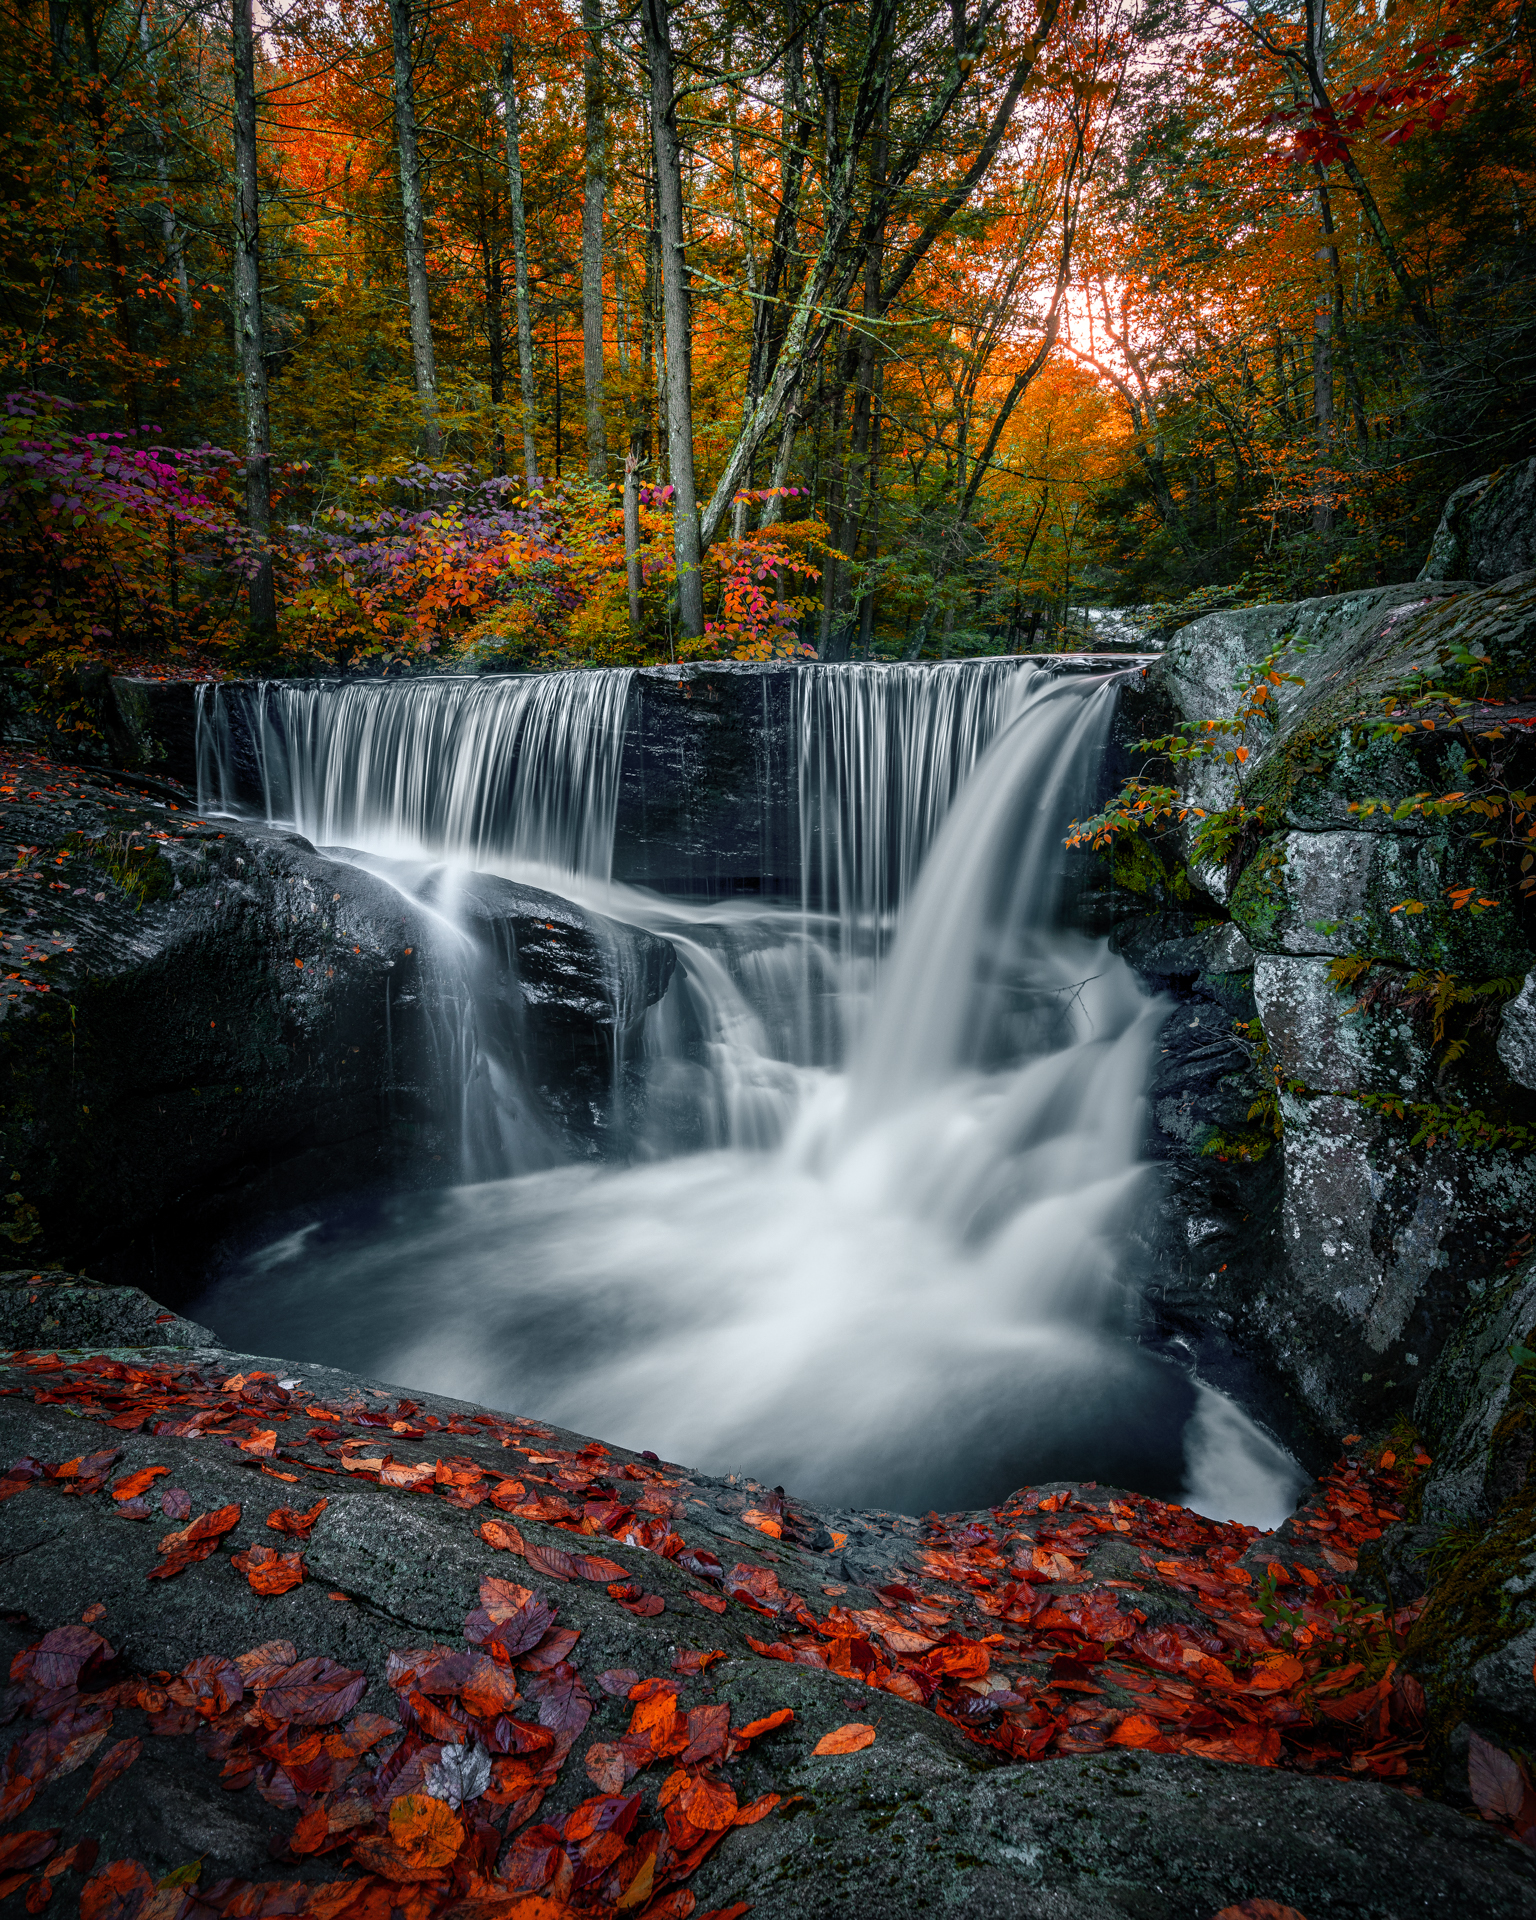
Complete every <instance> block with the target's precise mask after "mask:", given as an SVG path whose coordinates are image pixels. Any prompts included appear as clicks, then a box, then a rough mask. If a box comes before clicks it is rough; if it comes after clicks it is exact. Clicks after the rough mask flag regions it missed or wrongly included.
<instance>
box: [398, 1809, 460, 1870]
mask: <svg viewBox="0 0 1536 1920" xmlns="http://www.w3.org/2000/svg"><path fill="white" fill-rule="evenodd" d="M389 1837H390V1839H391V1840H392V1841H393V1842H394V1843H395V1845H396V1846H397V1847H398V1848H399V1849H400V1851H401V1852H402V1853H405V1854H409V1855H410V1858H411V1863H412V1865H413V1866H416V1867H446V1866H447V1865H448V1863H449V1862H450V1861H451V1860H452V1859H453V1858H454V1856H455V1855H456V1854H457V1853H458V1851H459V1848H460V1847H461V1846H463V1844H464V1823H463V1821H462V1820H460V1818H459V1817H458V1815H457V1814H456V1813H454V1812H453V1811H452V1809H451V1808H450V1807H449V1806H448V1804H447V1802H446V1801H443V1800H434V1799H433V1798H432V1796H431V1795H430V1794H426V1793H402V1794H401V1795H400V1797H399V1799H398V1800H395V1801H393V1802H392V1803H391V1805H390V1809H389Z"/></svg>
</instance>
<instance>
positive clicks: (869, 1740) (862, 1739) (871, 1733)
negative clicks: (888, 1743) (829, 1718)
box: [811, 1720, 875, 1754]
mask: <svg viewBox="0 0 1536 1920" xmlns="http://www.w3.org/2000/svg"><path fill="white" fill-rule="evenodd" d="M874 1744H875V1730H874V1728H873V1727H870V1726H866V1725H865V1724H864V1722H863V1721H862V1720H850V1721H849V1722H848V1724H847V1725H846V1726H843V1727H834V1728H833V1729H832V1731H831V1732H830V1733H824V1734H823V1735H822V1736H821V1738H820V1739H819V1740H818V1741H817V1742H816V1744H815V1746H814V1747H812V1748H811V1752H812V1753H820V1754H829V1753H858V1752H860V1751H861V1750H862V1749H863V1748H865V1747H872V1746H873V1745H874Z"/></svg>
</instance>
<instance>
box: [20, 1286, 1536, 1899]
mask: <svg viewBox="0 0 1536 1920" xmlns="http://www.w3.org/2000/svg"><path fill="white" fill-rule="evenodd" d="M150 1342H153V1344H148V1343H150ZM0 1348H3V1349H5V1350H6V1358H5V1360H4V1363H3V1365H0V1433H3V1438H0V1456H3V1459H4V1461H5V1462H6V1463H7V1465H6V1468H5V1469H4V1471H3V1474H0V1564H3V1566H4V1583H3V1595H4V1606H5V1612H4V1614H3V1616H0V1635H3V1639H4V1645H5V1651H6V1654H7V1657H8V1658H9V1659H10V1661H11V1677H12V1686H11V1689H10V1691H9V1693H8V1694H7V1695H6V1707H5V1715H6V1718H7V1719H8V1722H9V1725H8V1729H7V1740H8V1748H7V1751H6V1754H5V1759H4V1765H3V1773H0V1889H3V1890H4V1891H6V1892H12V1891H15V1892H19V1891H20V1889H21V1888H22V1887H23V1886H25V1887H26V1888H27V1889H28V1892H27V1896H26V1902H25V1904H26V1906H27V1908H28V1910H29V1911H33V1912H35V1911H37V1910H38V1909H39V1908H40V1906H41V1905H42V1904H43V1901H44V1900H45V1899H46V1898H47V1891H51V1890H54V1889H57V1890H58V1891H59V1892H61V1893H65V1894H66V1895H67V1896H68V1897H70V1898H73V1897H74V1896H75V1895H76V1893H79V1894H80V1896H81V1902H82V1906H81V1910H82V1913H83V1914H85V1915H86V1916H87V1920H95V1917H96V1916H106V1915H110V1914H112V1913H114V1912H116V1911H117V1910H118V1905H119V1903H120V1902H121V1901H122V1900H123V1899H124V1898H126V1897H128V1896H130V1895H131V1894H132V1893H133V1891H134V1890H135V1889H140V1890H142V1889H145V1888H153V1889H155V1891H154V1892H153V1894H152V1896H151V1898H152V1901H153V1906H152V1909H151V1908H150V1907H144V1908H143V1909H142V1911H151V1910H152V1911H153V1912H154V1914H155V1915H156V1916H157V1920H202V1917H203V1916H205V1915H207V1914H210V1913H217V1914H220V1915H224V1914H229V1915H241V1916H247V1915H257V1914H297V1913H312V1914H315V1915H316V1916H318V1920H341V1916H343V1915H347V1916H351V1917H352V1920H363V1916H368V1920H373V1917H374V1916H378V1917H379V1920H388V1915H389V1914H390V1913H392V1912H394V1911H397V1910H398V1911H399V1912H402V1913H405V1914H407V1915H410V1916H419V1920H428V1917H429V1916H431V1917H432V1920H436V1917H437V1916H441V1915H445V1914H448V1913H453V1914H454V1915H456V1916H458V1920H472V1917H473V1920H480V1917H481V1916H484V1917H485V1920H490V1916H493V1915H494V1916H497V1920H500V1917H501V1916H506V1920H553V1916H555V1915H559V1914H566V1913H570V1914H583V1915H607V1914H618V1913H637V1914H650V1915H666V1916H679V1920H681V1916H684V1915H687V1914H691V1913H697V1914H699V1915H700V1916H702V1915H704V1914H706V1913H715V1914H719V1915H722V1916H723V1915H739V1914H741V1913H744V1912H746V1911H747V1909H748V1908H749V1907H750V1910H751V1911H752V1912H753V1913H754V1914H757V1915H760V1916H764V1920H776V1917H777V1916H780V1915H784V1916H789V1915H794V1916H795V1920H806V1916H820V1915H827V1916H833V1915H838V1916H842V1915H852V1914H858V1915H861V1916H892V1920H894V1917H895V1916H905V1915H909V1914H922V1913H940V1912H943V1913H952V1914H960V1915H964V1916H967V1920H981V1917H982V1916H992V1915H996V1916H1004V1915H1007V1916H1040V1920H1045V1917H1046V1916H1051V1920H1099V1916H1104V1917H1105V1920H1108V1917H1109V1916H1115V1917H1116V1920H1120V1916H1124V1915H1127V1914H1134V1915H1137V1916H1145V1917H1146V1920H1162V1916H1167V1920H1175V1916H1177V1917H1178V1920H1186V1917H1187V1916H1192V1915H1194V1916H1210V1915H1214V1914H1216V1913H1218V1912H1220V1911H1221V1910H1222V1909H1223V1908H1225V1907H1228V1906H1231V1905H1233V1904H1235V1903H1237V1902H1239V1901H1242V1900H1247V1899H1255V1898H1258V1899H1267V1900H1270V1901H1275V1902H1278V1903H1280V1904H1281V1905H1283V1906H1289V1907H1292V1908H1294V1909H1296V1910H1297V1911H1298V1912H1299V1913H1301V1914H1303V1915H1306V1916H1308V1920H1317V1916H1318V1915H1320V1914H1325V1913H1326V1914H1327V1915H1329V1916H1346V1915H1347V1916H1360V1920H1365V1917H1366V1916H1370V1920H1398V1916H1408V1915H1445V1914H1453V1913H1456V1914H1460V1913H1465V1914H1474V1913H1475V1914H1478V1915H1482V1916H1488V1917H1489V1920H1493V1917H1494V1916H1505V1915H1508V1916H1515V1915H1528V1914H1536V1859H1533V1857H1532V1855H1531V1854H1530V1852H1529V1851H1528V1850H1525V1849H1523V1848H1521V1847H1519V1846H1518V1845H1516V1844H1515V1843H1514V1842H1513V1841H1512V1840H1509V1839H1507V1838H1505V1837H1504V1836H1503V1835H1501V1834H1500V1833H1499V1832H1498V1831H1496V1830H1495V1829H1494V1828H1493V1827H1491V1826H1489V1825H1486V1824H1484V1823H1482V1822H1480V1821H1478V1820H1477V1819H1476V1818H1474V1817H1471V1816H1470V1815H1469V1814H1468V1813H1466V1812H1465V1811H1463V1810H1461V1809H1459V1808H1457V1807H1454V1806H1450V1805H1444V1804H1437V1803H1436V1801H1435V1799H1434V1798H1433V1791H1434V1789H1433V1784H1432V1783H1425V1784H1428V1785H1429V1787H1430V1796H1431V1797H1424V1794H1423V1791H1422V1788H1421V1786H1420V1785H1419V1784H1418V1783H1417V1782H1416V1781H1415V1780H1414V1779H1413V1778H1412V1769H1413V1767H1414V1765H1415V1756H1416V1754H1417V1752H1418V1733H1419V1729H1418V1727H1417V1724H1416V1715H1419V1714H1421V1713H1422V1703H1423V1695H1422V1692H1421V1691H1418V1690H1417V1684H1416V1682H1414V1681H1413V1680H1412V1678H1411V1676H1405V1675H1404V1674H1403V1672H1402V1669H1401V1667H1400V1665H1399V1664H1398V1662H1397V1660H1396V1658H1395V1655H1394V1654H1393V1653H1392V1652H1391V1647H1392V1645H1393V1644H1394V1636H1395V1635H1397V1634H1399V1633H1400V1632H1401V1631H1402V1629H1403V1626H1404V1625H1405V1622H1404V1621H1403V1620H1402V1619H1401V1618H1395V1617H1394V1616H1392V1615H1391V1614H1390V1613H1389V1612H1387V1611H1386V1610H1385V1608H1384V1607H1383V1605H1382V1604H1381V1602H1380V1601H1379V1600H1374V1599H1373V1598H1372V1587H1371V1578H1370V1572H1369V1554H1370V1550H1371V1548H1372V1547H1373V1546H1375V1545H1376V1544H1377V1542H1378V1541H1379V1540H1380V1539H1381V1537H1382V1536H1383V1535H1386V1534H1390V1532H1391V1529H1392V1526H1393V1525H1394V1524H1395V1523H1396V1518H1397V1516H1398V1515H1401V1514H1402V1513H1403V1512H1405V1511H1406V1508H1407V1505H1408V1500H1409V1495H1410V1494H1411V1490H1412V1481H1413V1477H1414V1474H1415V1472H1416V1471H1417V1470H1418V1463H1417V1462H1415V1461H1404V1462H1398V1461H1396V1460H1394V1459H1392V1458H1391V1457H1390V1456H1385V1457H1383V1458H1379V1459H1355V1458H1351V1457H1348V1456H1346V1457H1345V1458H1344V1459H1343V1460H1341V1462H1340V1463H1339V1465H1338V1467H1337V1468H1336V1469H1335V1471H1334V1472H1333V1474H1331V1475H1330V1476H1329V1477H1328V1478H1327V1479H1326V1480H1325V1481H1324V1482H1323V1484H1322V1486H1321V1487H1320V1489H1319V1491H1318V1494H1317V1497H1316V1498H1315V1499H1314V1500H1313V1501H1312V1502H1310V1503H1309V1504H1308V1505H1307V1506H1305V1507H1304V1508H1303V1509H1302V1510H1301V1512H1300V1513H1299V1514H1298V1515H1297V1516H1296V1517H1295V1518H1294V1519H1293V1520H1292V1521H1290V1522H1288V1523H1287V1526H1286V1528H1284V1529H1282V1530H1281V1531H1280V1532H1279V1533H1276V1534H1271V1535H1262V1536H1260V1535H1255V1534H1253V1532H1252V1530H1251V1529H1246V1528H1242V1527H1239V1526H1235V1525H1231V1524H1220V1523H1216V1522H1211V1521H1206V1520H1201V1519H1200V1518H1199V1517H1198V1516H1196V1515H1194V1514H1192V1513H1188V1512H1186V1511H1185V1510H1183V1509H1181V1508H1177V1507H1169V1506H1165V1505H1162V1504H1161V1503H1158V1502H1155V1501H1149V1500H1146V1499H1144V1498H1142V1497H1141V1496H1137V1495H1130V1494H1118V1493H1116V1492H1115V1491H1114V1490H1111V1489H1106V1488H1103V1487H1090V1486H1081V1487H1079V1486H1070V1485H1060V1484H1058V1485H1056V1486H1053V1487H1050V1488H1034V1489H1022V1490H1020V1491H1019V1492H1017V1493H1015V1494H1014V1495H1012V1496H1011V1497H1010V1498H1009V1500H1008V1501H1006V1502H1004V1503H1003V1504H1002V1505H1001V1506H999V1507H998V1508H995V1509H992V1510H989V1511H986V1512H982V1513H974V1514H958V1515H943V1516H940V1515H936V1514H930V1515H928V1516H927V1517H926V1518H925V1519H924V1520H922V1521H918V1520H916V1519H912V1518H908V1517H906V1516H902V1515H896V1514H888V1513H849V1512H829V1511H816V1510H813V1509H810V1508H808V1507H807V1506H805V1505H804V1504H803V1503H801V1502H799V1501H797V1500H796V1499H794V1498H793V1496H792V1495H791V1496H789V1497H786V1496H785V1495H784V1494H783V1493H782V1491H781V1490H779V1489H770V1488H767V1487H764V1486H760V1485H758V1484H757V1483H755V1482H752V1481H748V1480H744V1479H742V1478H740V1477H739V1476H732V1477H726V1478H718V1477H710V1476H705V1475H700V1474H694V1473H691V1472H689V1471H688V1470H687V1469H685V1468H683V1467H679V1466H675V1465H672V1464H670V1463H666V1462H662V1461H658V1460H656V1459H654V1458H653V1457H650V1456H647V1455H643V1454H642V1455H636V1454H633V1453H629V1452H626V1451H625V1450H623V1449H621V1448H617V1447H612V1446H607V1445H604V1444H603V1443H602V1442H600V1441H595V1440H591V1439H588V1438H586V1437H585V1436H582V1435H578V1434H572V1433H567V1432H564V1431H562V1430H559V1429H555V1428H552V1427H550V1426H548V1425H546V1424H544V1423H542V1422H539V1421H537V1420H531V1419H523V1418H517V1417H513V1416H511V1415H509V1414H507V1413H505V1412H499V1411H493V1410H489V1409H485V1408H478V1407H473V1406H470V1405H467V1404H465V1403H463V1402H460V1401H455V1400H449V1399H444V1398H442V1397H439V1396H436V1395H430V1394H424V1393H416V1394H403V1393H402V1392H401V1390H400V1389H398V1388H395V1387H392V1386H388V1385H385V1384H383V1383H380V1382H377V1381H373V1380H366V1379H362V1378H359V1377H357V1376H354V1375H351V1374H347V1373H342V1372H339V1371H336V1370H333V1369H329V1368H323V1367H312V1366H298V1365H290V1363H287V1362H279V1361H273V1360H263V1359H261V1358H259V1357H253V1356H250V1355H243V1354H234V1353H229V1352H226V1351H224V1350H223V1349H221V1348H220V1347H219V1346H218V1345H217V1344H216V1342H214V1341H213V1339H212V1338H211V1336H209V1335H208V1334H207V1332H206V1330H205V1329H203V1328H200V1327H197V1326H195V1325H193V1324H192V1323H190V1322H188V1321H185V1320H183V1319H181V1318H180V1317H179V1316H176V1315H170V1314H167V1313H166V1312H165V1311H164V1310H163V1309H161V1308H158V1307H156V1306H155V1305H154V1303H153V1302H150V1301H148V1300H147V1299H146V1298H145V1296H144V1295H142V1294H140V1293H138V1292H137V1291H136V1290H134V1289H131V1288H101V1287H94V1286H92V1285H91V1284H90V1283H89V1282H85V1281H82V1280H79V1279H78V1278H76V1277H73V1276H64V1275H60V1274H57V1273H45V1274H29V1273H16V1274H12V1275H8V1276H5V1277H4V1278H3V1280H0ZM269 1515H270V1516H271V1517H270V1518H269ZM1276 1595H1280V1596H1284V1597H1285V1617H1286V1619H1288V1620H1292V1621H1294V1622H1295V1623H1296V1624H1295V1625H1294V1626H1293V1627H1287V1628H1286V1629H1285V1631H1284V1632H1283V1633H1280V1634H1276V1633H1274V1632H1266V1631H1265V1630H1264V1628H1263V1622H1264V1620H1265V1617H1266V1615H1265V1609H1266V1608H1267V1609H1269V1612H1268V1618H1269V1621H1270V1624H1271V1625H1273V1623H1274V1621H1275V1620H1276V1619H1278V1618H1279V1616H1278V1615H1277V1614H1275V1613H1274V1610H1273V1608H1272V1607H1271V1606H1270V1598H1271V1597H1273V1596H1276ZM1410 1611H1411V1610H1410ZM1303 1621H1306V1622H1307V1623H1308V1624H1307V1625H1306V1626H1305V1627H1303V1626H1302V1625H1301V1623H1302V1622H1303ZM1255 1623H1259V1624H1257V1625H1256V1624H1255ZM1277 1640H1278V1641H1279V1643H1280V1644H1278V1645H1277V1644H1276V1642H1277ZM1288 1649H1291V1650H1288ZM835 1732H838V1733H840V1737H839V1738H838V1739H837V1740H834V1741H830V1742H829V1741H828V1739H827V1736H828V1735H830V1734H833V1733H835ZM818 1749H820V1750H818ZM38 1887H42V1888H44V1889H45V1890H46V1891H45V1892H44V1893H42V1894H41V1895H39V1894H38V1893H37V1892H36V1891H34V1889H36V1888H38Z"/></svg>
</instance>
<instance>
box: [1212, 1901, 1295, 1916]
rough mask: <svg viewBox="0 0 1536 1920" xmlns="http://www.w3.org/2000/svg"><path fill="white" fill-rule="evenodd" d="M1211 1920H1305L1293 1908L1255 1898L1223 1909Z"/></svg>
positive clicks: (1277, 1902)
mask: <svg viewBox="0 0 1536 1920" xmlns="http://www.w3.org/2000/svg"><path fill="white" fill-rule="evenodd" d="M1213 1920H1306V1915H1305V1914H1303V1913H1298V1912H1297V1911H1296V1909H1295V1908H1294V1907H1286V1906H1282V1905H1281V1903H1280V1902H1279V1901H1278V1900H1265V1899H1263V1898H1255V1899H1251V1900H1239V1901H1238V1903H1237V1905H1236V1906H1235V1907H1223V1908H1222V1910H1221V1912H1220V1913H1218V1914H1216V1915H1214V1916H1213Z"/></svg>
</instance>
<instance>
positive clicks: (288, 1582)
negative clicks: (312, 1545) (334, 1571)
mask: <svg viewBox="0 0 1536 1920" xmlns="http://www.w3.org/2000/svg"><path fill="white" fill-rule="evenodd" d="M229 1560H230V1565H231V1566H232V1567H233V1568H234V1569H235V1571H236V1572H237V1573H243V1574H244V1575H245V1577H246V1579H247V1580H248V1581H249V1582H250V1584H251V1587H252V1590H253V1591H254V1592H256V1593H260V1594H266V1595H269V1596H270V1595H274V1594H279V1593H287V1592H288V1591H289V1590H290V1589H291V1588H293V1587H296V1586H298V1585H299V1583H300V1582H301V1581H302V1580H303V1578H304V1556H303V1554H302V1553H279V1552H278V1550H277V1548H276V1547H247V1548H246V1549H245V1551H244V1553H232V1554H231V1555H230V1556H229Z"/></svg>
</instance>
